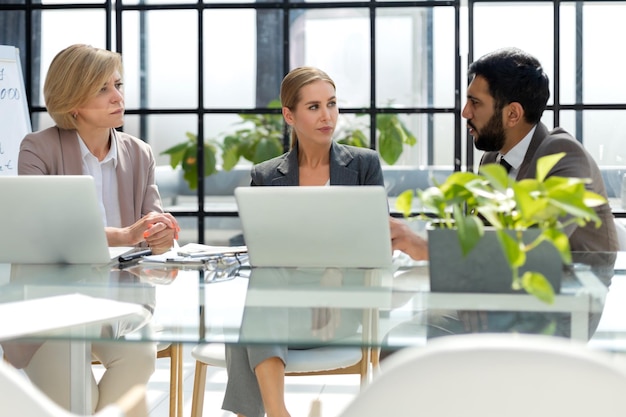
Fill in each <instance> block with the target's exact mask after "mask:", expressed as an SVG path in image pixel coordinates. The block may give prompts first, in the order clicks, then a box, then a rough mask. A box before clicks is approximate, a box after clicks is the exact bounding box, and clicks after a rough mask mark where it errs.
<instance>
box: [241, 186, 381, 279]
mask: <svg viewBox="0 0 626 417" xmlns="http://www.w3.org/2000/svg"><path fill="white" fill-rule="evenodd" d="M235 198H236V200H237V205H238V208H239V217H240V219H241V223H242V228H243V235H244V240H245V244H246V246H247V247H248V255H249V260H250V265H252V266H253V267H254V266H269V267H346V268H388V267H390V266H391V262H392V250H391V238H390V232H389V208H388V200H387V193H386V191H385V189H384V188H383V187H381V186H331V187H239V188H237V189H235Z"/></svg>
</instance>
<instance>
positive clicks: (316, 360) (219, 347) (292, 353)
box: [191, 343, 378, 417]
mask: <svg viewBox="0 0 626 417" xmlns="http://www.w3.org/2000/svg"><path fill="white" fill-rule="evenodd" d="M224 352H225V350H224V344H223V343H207V344H202V345H197V346H195V347H194V348H193V350H192V351H191V356H193V357H194V358H195V359H196V370H195V374H194V381H193V394H192V400H191V417H201V416H202V409H203V406H204V390H205V386H206V371H207V366H216V367H220V368H226V358H225V353H224ZM372 358H373V359H371V358H370V350H369V349H367V348H358V347H357V348H350V347H320V348H314V349H305V350H289V352H288V361H287V366H286V367H285V374H286V375H287V376H297V375H336V374H358V375H360V377H361V386H362V387H363V386H364V385H365V384H366V382H367V378H368V374H369V365H370V361H371V362H372V363H373V365H374V366H377V364H378V361H377V356H376V355H374V356H373V357H372Z"/></svg>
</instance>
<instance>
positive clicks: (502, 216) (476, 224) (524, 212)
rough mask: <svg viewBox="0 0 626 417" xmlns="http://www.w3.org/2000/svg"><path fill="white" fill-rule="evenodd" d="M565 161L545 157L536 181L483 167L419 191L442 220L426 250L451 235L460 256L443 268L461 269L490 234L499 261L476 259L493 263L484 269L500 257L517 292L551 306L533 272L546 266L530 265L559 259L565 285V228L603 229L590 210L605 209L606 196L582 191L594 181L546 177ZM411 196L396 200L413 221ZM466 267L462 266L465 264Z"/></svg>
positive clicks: (548, 291)
mask: <svg viewBox="0 0 626 417" xmlns="http://www.w3.org/2000/svg"><path fill="white" fill-rule="evenodd" d="M564 155H565V154H564V153H557V154H553V155H548V156H545V157H543V158H540V159H539V160H538V162H537V175H536V178H534V179H523V180H520V181H516V180H514V179H512V178H510V177H509V176H508V175H507V172H506V170H505V169H504V168H503V167H501V166H500V165H498V164H489V165H484V166H482V167H481V168H480V170H479V173H478V174H475V173H472V172H455V173H453V174H452V175H450V176H449V177H448V178H447V179H446V181H445V182H443V183H442V184H440V185H437V186H435V187H430V188H427V189H425V190H417V194H418V196H419V201H420V203H421V205H422V207H423V209H424V210H426V211H430V212H432V214H434V215H435V216H436V219H437V221H436V227H435V224H434V223H435V222H432V224H431V226H430V227H429V228H428V240H429V249H430V247H431V243H432V240H433V239H436V237H435V233H434V232H435V231H436V230H448V231H453V232H454V235H455V240H456V241H458V245H457V246H458V248H459V252H460V254H461V256H460V257H458V258H460V259H455V256H452V255H451V254H450V251H447V252H446V253H445V254H444V256H445V263H447V264H450V265H451V264H453V263H455V262H457V261H458V262H461V263H462V262H464V261H465V260H466V259H467V257H468V256H469V255H470V254H472V251H473V250H474V249H476V248H477V246H478V245H479V244H482V243H484V242H483V241H485V236H487V234H488V233H486V231H488V230H490V231H491V232H490V233H489V234H490V235H491V236H492V239H493V241H494V242H497V244H498V247H499V254H493V253H489V254H487V256H484V255H485V254H484V253H474V254H473V255H474V256H478V257H480V256H482V257H483V258H485V257H491V258H492V259H486V263H485V265H487V264H488V263H489V262H491V261H495V259H493V258H494V257H496V256H500V257H501V258H502V259H503V262H505V264H506V265H507V266H508V268H509V269H510V271H511V275H512V282H511V284H510V288H511V289H512V290H514V291H519V290H525V291H526V292H528V293H529V294H533V295H535V296H536V297H538V298H539V299H541V300H543V301H545V302H547V303H552V302H553V301H554V294H555V291H554V288H553V285H552V284H551V283H550V281H549V280H548V278H547V277H546V276H545V274H544V273H542V272H540V271H537V270H536V269H539V268H540V267H541V265H542V264H545V260H540V261H539V262H537V263H536V265H535V266H537V268H534V267H531V268H530V269H529V268H528V265H527V263H528V262H527V261H528V260H529V259H530V257H531V256H539V255H546V254H547V255H548V257H552V258H554V259H556V261H558V266H559V268H558V269H557V271H556V275H558V277H557V278H558V279H559V280H560V272H561V269H562V268H561V267H562V265H563V264H565V265H569V264H571V262H572V260H571V251H570V246H569V239H568V237H567V235H566V234H565V233H564V231H563V230H564V228H565V227H567V226H568V225H570V224H576V225H577V226H584V225H585V224H587V223H588V222H595V224H596V225H597V226H599V225H600V224H601V220H600V218H599V217H598V216H597V214H596V212H595V211H594V209H593V207H596V206H598V205H601V204H604V203H606V200H605V199H604V198H603V197H602V196H600V195H598V194H596V193H593V192H590V191H588V190H587V189H586V188H585V184H586V183H588V182H589V181H590V180H589V179H585V178H564V177H559V176H550V177H548V176H547V174H548V172H549V171H550V170H551V169H552V167H554V165H555V164H556V163H557V162H558V161H559V160H560V159H561V158H562V157H563V156H564ZM414 195H415V191H413V190H407V191H405V192H404V193H402V194H401V195H400V196H399V198H398V200H397V203H396V207H397V208H398V210H400V211H402V212H403V213H404V215H405V216H408V215H409V214H410V210H411V202H412V199H413V196H414ZM422 216H423V214H422ZM487 225H488V226H487ZM431 232H433V233H432V234H431ZM481 242H482V243H481ZM449 249H454V248H452V247H450V248H449ZM549 249H552V252H553V253H554V255H551V254H550V250H549ZM557 254H558V255H557ZM437 255H438V253H434V252H433V251H431V250H429V256H430V257H431V271H430V272H431V283H432V278H433V270H432V267H433V265H432V258H433V256H437ZM461 268H464V266H463V265H461ZM465 268H467V267H466V266H465ZM552 271H554V269H552ZM469 272H471V271H469ZM475 272H478V274H479V275H481V274H482V275H483V276H484V275H493V274H492V273H488V272H485V271H484V270H479V271H475ZM500 276H501V274H500ZM500 276H496V279H497V278H499V277H500Z"/></svg>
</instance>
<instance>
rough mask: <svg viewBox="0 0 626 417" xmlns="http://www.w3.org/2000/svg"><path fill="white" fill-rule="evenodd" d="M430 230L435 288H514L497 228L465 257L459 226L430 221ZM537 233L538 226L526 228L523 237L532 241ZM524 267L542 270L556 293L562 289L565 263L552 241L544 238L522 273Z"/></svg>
mask: <svg viewBox="0 0 626 417" xmlns="http://www.w3.org/2000/svg"><path fill="white" fill-rule="evenodd" d="M427 232H428V251H429V258H430V260H429V265H430V266H429V269H430V290H431V291H432V292H470V293H476V292H478V293H513V292H515V291H513V290H512V289H511V282H512V278H511V277H512V273H511V269H510V268H509V265H508V263H507V262H506V259H505V257H504V253H503V252H502V249H501V247H500V243H499V242H498V237H497V235H496V232H495V230H493V229H490V228H486V230H485V235H484V236H483V238H482V239H481V240H480V241H479V242H478V244H477V245H476V247H475V248H474V249H473V250H472V251H471V252H470V253H469V254H468V255H467V256H465V257H463V255H462V254H461V247H460V245H459V240H458V237H457V231H456V230H454V229H442V228H437V227H435V226H432V225H429V226H428V228H427ZM538 234H539V230H527V231H525V232H524V235H525V237H524V241H525V242H530V241H532V239H534V238H535V237H536V236H538ZM526 236H527V238H526ZM525 271H537V272H541V273H542V274H543V275H544V276H545V277H546V278H547V279H548V281H550V283H551V284H552V287H553V288H554V292H555V294H558V293H559V292H560V289H561V278H562V275H563V263H562V262H561V258H560V256H559V253H558V251H557V250H556V248H555V247H554V246H552V244H550V243H548V242H543V243H541V245H539V246H538V247H537V248H535V249H533V250H532V251H530V252H529V253H528V254H527V258H526V264H525V265H524V267H522V268H520V276H521V275H522V274H523V273H524V272H525ZM522 292H523V291H522Z"/></svg>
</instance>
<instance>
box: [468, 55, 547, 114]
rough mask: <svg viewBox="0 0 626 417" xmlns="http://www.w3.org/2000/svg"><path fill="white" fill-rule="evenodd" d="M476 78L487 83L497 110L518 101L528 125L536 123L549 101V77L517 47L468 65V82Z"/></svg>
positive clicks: (539, 65)
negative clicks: (481, 78)
mask: <svg viewBox="0 0 626 417" xmlns="http://www.w3.org/2000/svg"><path fill="white" fill-rule="evenodd" d="M478 75H480V76H481V77H483V78H484V79H485V80H486V81H487V83H488V84H489V93H490V94H491V96H492V97H493V98H494V100H495V110H496V111H497V110H501V109H502V108H503V107H504V106H506V105H507V104H509V103H512V102H518V103H520V104H521V105H522V107H523V108H524V115H525V116H524V118H525V119H526V121H527V122H528V123H532V124H536V123H538V122H539V120H540V119H541V115H542V114H543V111H544V110H545V109H546V104H547V103H548V98H550V88H549V81H548V76H547V75H546V73H545V72H544V71H543V67H542V66H541V63H540V62H539V61H538V60H537V58H535V57H533V56H532V55H529V54H527V53H526V52H524V51H522V50H520V49H517V48H504V49H499V50H497V51H494V52H491V53H489V54H487V55H484V56H482V57H481V58H479V59H478V60H477V61H475V62H473V63H472V64H471V65H470V66H469V69H468V78H469V80H468V83H469V82H471V81H472V80H473V79H474V78H475V77H476V76H478Z"/></svg>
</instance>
